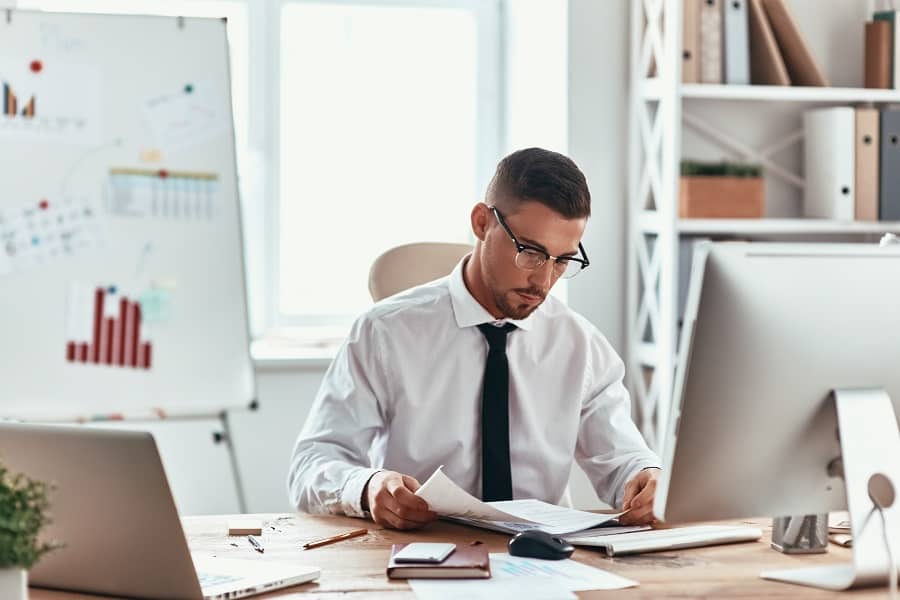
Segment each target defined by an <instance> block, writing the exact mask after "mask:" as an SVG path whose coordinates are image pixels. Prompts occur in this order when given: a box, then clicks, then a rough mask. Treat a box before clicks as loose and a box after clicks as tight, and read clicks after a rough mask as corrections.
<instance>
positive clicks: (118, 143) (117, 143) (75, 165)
mask: <svg viewBox="0 0 900 600" xmlns="http://www.w3.org/2000/svg"><path fill="white" fill-rule="evenodd" d="M123 143H124V140H123V139H122V138H118V137H117V138H113V139H111V140H109V141H107V142H104V143H102V144H98V145H96V146H94V147H92V148H87V149H85V150H84V151H82V153H81V154H80V155H79V156H78V157H77V158H76V159H75V160H74V161H72V164H71V166H69V168H68V169H66V172H65V174H64V175H63V176H62V178H61V179H60V183H59V190H60V192H62V194H63V195H68V194H69V185H70V183H71V181H72V179H73V178H74V177H75V175H76V174H81V175H82V177H84V175H85V173H88V174H90V173H91V170H89V169H85V168H83V167H84V164H85V162H86V161H88V159H89V158H92V157H94V156H96V155H98V154H100V153H102V152H104V151H106V150H109V149H110V148H121V147H122V144H123ZM93 187H94V179H93V178H92V179H91V188H93Z"/></svg>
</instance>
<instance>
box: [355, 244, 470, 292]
mask: <svg viewBox="0 0 900 600" xmlns="http://www.w3.org/2000/svg"><path fill="white" fill-rule="evenodd" d="M471 251H472V246H470V245H468V244H449V243H440V242H421V243H417V244H405V245H403V246H397V247H396V248H391V249H390V250H388V251H386V252H385V253H384V254H382V255H381V256H379V257H378V258H376V259H375V262H373V263H372V267H371V268H370V269H369V293H370V294H371V295H372V300H374V301H375V302H378V301H379V300H381V299H382V298H387V297H388V296H393V295H394V294H396V293H397V292H402V291H403V290H406V289H409V288H411V287H414V286H417V285H419V284H421V283H427V282H429V281H433V280H435V279H438V278H440V277H443V276H444V275H448V274H449V273H450V272H451V271H452V270H453V267H455V266H456V264H457V263H458V262H459V261H460V259H461V258H462V257H463V256H465V255H466V254H468V253H469V252H471Z"/></svg>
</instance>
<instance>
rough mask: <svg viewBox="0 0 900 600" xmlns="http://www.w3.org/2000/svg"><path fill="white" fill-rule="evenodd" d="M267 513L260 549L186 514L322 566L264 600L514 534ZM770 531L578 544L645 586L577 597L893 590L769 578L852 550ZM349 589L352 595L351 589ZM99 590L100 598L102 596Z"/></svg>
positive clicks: (192, 521) (65, 596) (362, 579)
mask: <svg viewBox="0 0 900 600" xmlns="http://www.w3.org/2000/svg"><path fill="white" fill-rule="evenodd" d="M258 517H259V518H262V519H264V523H265V529H264V530H263V535H262V536H261V539H262V541H263V543H264V544H265V547H266V552H265V554H259V553H257V552H254V551H253V549H252V548H251V547H250V544H249V543H248V542H247V540H246V539H244V538H240V537H232V538H229V537H228V535H227V531H228V527H227V525H226V523H227V521H228V519H229V517H226V516H220V517H218V516H217V517H189V518H186V519H184V526H185V531H186V533H187V536H188V540H189V542H190V546H191V550H192V551H194V552H198V553H201V554H208V555H216V556H224V557H228V558H242V559H249V560H271V561H288V562H300V563H302V564H309V565H315V566H317V567H319V568H320V569H321V570H322V576H321V577H320V578H319V580H318V581H317V582H315V583H308V584H305V585H302V586H297V587H294V588H289V589H287V590H281V591H277V592H272V593H270V594H266V595H264V596H258V597H259V598H280V599H281V598H297V599H299V598H304V597H305V598H310V597H312V598H315V599H316V600H325V599H331V598H348V597H349V598H366V599H369V598H386V599H390V600H401V599H408V598H414V595H413V593H412V591H411V590H410V588H409V586H408V585H407V583H406V582H405V581H390V580H388V579H387V578H386V577H385V574H384V570H385V566H386V563H387V559H388V555H389V554H390V552H389V550H390V546H391V544H392V543H403V542H411V541H423V540H428V541H449V542H455V543H464V542H470V541H474V540H481V541H483V542H485V543H487V544H489V547H490V550H491V551H492V552H503V551H505V550H506V541H507V540H508V537H507V536H505V535H501V534H496V533H492V532H489V531H484V530H479V529H471V528H468V527H463V526H461V525H454V524H451V523H446V522H442V521H441V522H437V523H433V524H431V525H430V526H428V527H427V528H426V529H425V530H422V531H417V532H399V531H391V530H385V529H381V528H380V527H378V526H376V525H375V524H374V523H366V522H365V521H361V520H359V519H350V518H347V517H335V516H310V515H258ZM746 523H751V524H754V525H757V526H761V527H762V528H763V530H764V536H763V539H762V540H761V541H760V542H755V543H744V544H733V545H726V546H711V547H706V548H694V549H690V550H678V551H673V552H660V553H652V554H644V555H638V556H626V557H621V558H613V559H610V558H605V557H604V556H602V555H601V554H599V553H597V552H593V551H591V550H588V549H578V550H576V552H575V554H574V556H573V558H574V559H576V560H578V561H581V562H584V563H587V564H589V565H592V566H595V567H598V568H601V569H606V570H608V571H611V572H613V573H616V574H618V575H622V576H624V577H628V578H631V579H634V580H637V581H639V582H640V587H637V588H632V589H628V590H616V591H612V592H601V591H594V592H579V593H578V597H579V598H612V597H616V598H619V597H622V598H676V597H677V598H684V597H704V598H728V597H738V596H740V597H746V598H762V597H766V598H769V599H778V598H796V597H798V596H799V597H804V598H806V597H810V598H814V597H826V596H833V597H848V596H849V597H853V598H870V597H871V598H875V597H878V598H883V597H884V596H885V594H886V590H884V589H881V590H878V589H873V590H862V591H853V592H843V593H831V592H825V591H821V590H817V589H813V588H806V587H801V586H793V585H788V584H783V583H775V582H771V581H765V580H763V579H760V578H759V572H760V571H763V570H766V569H783V568H792V567H803V566H813V565H824V564H830V563H837V562H849V561H850V560H851V554H850V550H847V549H843V548H838V547H837V546H834V545H833V544H832V545H830V546H829V550H828V553H827V554H818V555H807V556H786V555H783V554H780V553H778V552H775V551H774V550H771V549H770V548H769V535H770V533H771V529H770V527H769V524H770V523H769V522H768V521H757V522H749V521H746ZM364 526H368V528H369V534H368V535H366V536H362V537H357V538H353V539H350V540H346V541H343V542H338V543H335V544H331V545H328V546H322V547H319V548H314V549H312V550H301V549H300V545H301V544H303V543H304V542H307V541H309V540H313V539H317V538H322V537H326V536H329V535H334V534H335V533H339V532H342V531H346V530H349V529H356V528H359V527H364ZM348 592H351V593H350V594H347V593H348ZM30 597H31V600H85V599H87V598H95V596H86V595H82V594H71V593H64V592H56V591H50V590H41V589H35V588H33V589H32V590H31V595H30ZM96 598H100V597H96Z"/></svg>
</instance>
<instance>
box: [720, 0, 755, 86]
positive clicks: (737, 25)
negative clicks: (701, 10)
mask: <svg viewBox="0 0 900 600" xmlns="http://www.w3.org/2000/svg"><path fill="white" fill-rule="evenodd" d="M723 12H724V20H725V83H731V84H737V85H747V84H749V83H750V31H749V22H748V17H747V0H729V1H727V2H725V4H724V8H723Z"/></svg>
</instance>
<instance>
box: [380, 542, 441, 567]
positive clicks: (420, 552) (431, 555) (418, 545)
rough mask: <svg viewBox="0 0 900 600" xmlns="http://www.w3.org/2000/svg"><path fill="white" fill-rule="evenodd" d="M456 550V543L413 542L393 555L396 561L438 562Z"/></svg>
mask: <svg viewBox="0 0 900 600" xmlns="http://www.w3.org/2000/svg"><path fill="white" fill-rule="evenodd" d="M454 550H456V544H433V543H425V542H413V543H412V544H407V545H406V546H405V547H404V548H403V549H402V550H400V552H398V553H397V554H395V555H394V562H398V563H411V562H416V563H440V562H444V559H446V558H447V557H448V556H450V555H451V554H453V551H454Z"/></svg>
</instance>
